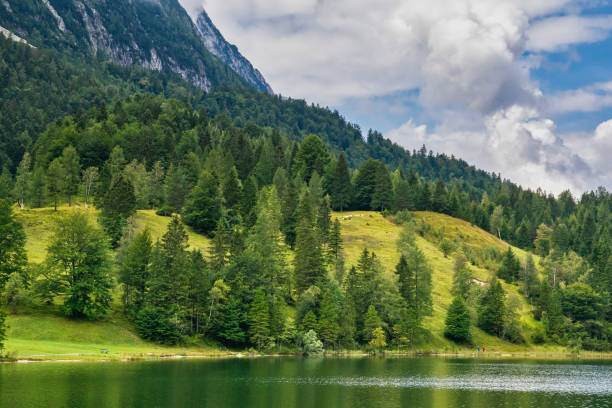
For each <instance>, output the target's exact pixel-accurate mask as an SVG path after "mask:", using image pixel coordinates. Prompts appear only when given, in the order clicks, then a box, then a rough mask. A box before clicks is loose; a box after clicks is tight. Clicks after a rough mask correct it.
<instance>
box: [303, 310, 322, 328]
mask: <svg viewBox="0 0 612 408" xmlns="http://www.w3.org/2000/svg"><path fill="white" fill-rule="evenodd" d="M318 326H319V324H318V323H317V316H316V315H315V314H314V312H313V311H312V310H309V311H308V313H306V314H305V315H304V317H303V318H302V324H301V331H302V332H304V333H307V332H309V331H310V330H315V331H316V329H317V327H318Z"/></svg>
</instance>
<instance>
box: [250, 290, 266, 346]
mask: <svg viewBox="0 0 612 408" xmlns="http://www.w3.org/2000/svg"><path fill="white" fill-rule="evenodd" d="M249 322H250V324H249V336H250V339H251V342H252V343H253V344H255V346H256V347H257V349H258V350H262V349H263V347H264V345H265V344H266V342H267V341H268V340H269V339H270V310H269V307H268V302H267V300H266V293H265V292H264V290H263V289H259V290H258V291H257V292H256V293H255V297H254V298H253V302H252V303H251V307H250V310H249Z"/></svg>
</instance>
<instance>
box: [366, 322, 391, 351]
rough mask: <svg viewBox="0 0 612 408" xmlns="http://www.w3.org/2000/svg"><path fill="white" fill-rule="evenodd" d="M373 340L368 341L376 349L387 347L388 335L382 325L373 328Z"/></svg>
mask: <svg viewBox="0 0 612 408" xmlns="http://www.w3.org/2000/svg"><path fill="white" fill-rule="evenodd" d="M370 337H371V340H370V342H369V343H368V344H369V345H370V346H372V347H373V348H375V349H378V350H382V349H384V348H385V347H387V335H386V334H385V331H384V330H383V329H382V327H377V328H375V329H374V330H372V334H371V335H370Z"/></svg>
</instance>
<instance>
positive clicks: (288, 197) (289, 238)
mask: <svg viewBox="0 0 612 408" xmlns="http://www.w3.org/2000/svg"><path fill="white" fill-rule="evenodd" d="M297 207H298V195H297V190H296V188H295V183H294V182H293V180H289V183H288V184H287V191H286V193H285V198H284V199H283V205H282V208H281V210H282V215H283V219H282V222H281V231H282V232H283V234H284V235H285V242H286V243H287V245H289V247H290V248H291V249H293V248H294V247H295V238H296V232H297V231H296V230H297V223H298V212H297Z"/></svg>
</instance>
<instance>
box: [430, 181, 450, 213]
mask: <svg viewBox="0 0 612 408" xmlns="http://www.w3.org/2000/svg"><path fill="white" fill-rule="evenodd" d="M447 202H448V193H447V191H446V186H445V185H444V182H443V181H442V179H438V181H437V182H436V186H435V188H434V192H433V196H432V199H431V206H432V208H431V209H432V210H433V211H435V212H439V213H447V206H446V205H447Z"/></svg>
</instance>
